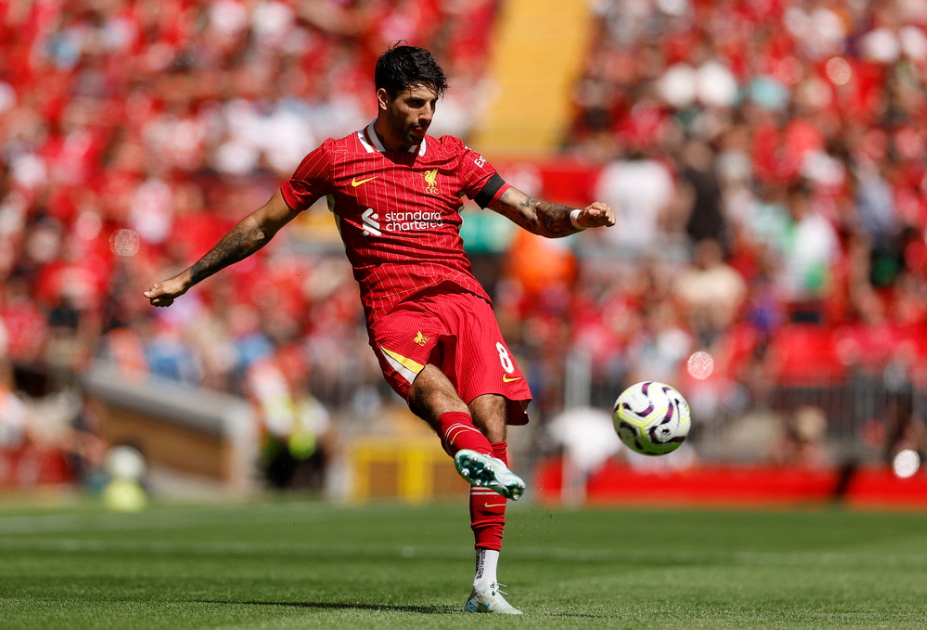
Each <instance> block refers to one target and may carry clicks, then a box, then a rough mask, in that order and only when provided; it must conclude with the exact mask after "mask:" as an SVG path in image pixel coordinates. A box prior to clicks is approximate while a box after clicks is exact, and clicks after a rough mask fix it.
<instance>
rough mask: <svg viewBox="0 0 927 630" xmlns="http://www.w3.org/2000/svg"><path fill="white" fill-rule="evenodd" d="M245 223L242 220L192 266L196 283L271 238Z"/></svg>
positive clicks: (192, 276)
mask: <svg viewBox="0 0 927 630" xmlns="http://www.w3.org/2000/svg"><path fill="white" fill-rule="evenodd" d="M245 223H246V221H242V222H241V223H239V224H238V225H236V226H235V227H234V228H232V229H231V230H230V231H229V232H228V233H227V234H226V235H225V236H223V237H222V239H221V240H220V241H219V242H218V243H216V245H215V247H213V248H212V249H211V250H209V251H208V252H207V253H206V255H205V256H203V257H202V258H200V259H199V260H198V261H197V262H196V263H195V264H194V265H193V266H192V267H190V278H191V280H193V282H194V283H197V282H199V281H200V280H204V279H206V278H208V277H209V276H211V275H213V274H214V273H216V272H217V271H219V270H221V269H225V268H226V267H228V266H229V265H231V264H234V263H237V262H238V261H239V260H243V259H245V258H247V257H248V256H250V255H251V254H253V253H254V252H256V251H257V250H259V249H261V248H262V247H263V246H264V245H265V244H266V243H267V241H268V240H270V239H269V238H267V236H266V235H265V234H264V232H263V231H262V230H261V229H260V228H258V227H257V226H255V225H245Z"/></svg>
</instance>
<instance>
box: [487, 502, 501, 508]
mask: <svg viewBox="0 0 927 630" xmlns="http://www.w3.org/2000/svg"><path fill="white" fill-rule="evenodd" d="M483 507H484V508H491V507H505V503H484V504H483Z"/></svg>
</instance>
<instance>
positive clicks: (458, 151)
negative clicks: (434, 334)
mask: <svg viewBox="0 0 927 630" xmlns="http://www.w3.org/2000/svg"><path fill="white" fill-rule="evenodd" d="M507 188H508V185H506V184H504V183H503V182H502V180H501V179H500V178H499V177H497V176H496V170H495V169H494V168H493V167H492V166H491V165H490V164H489V163H488V162H487V161H486V160H485V159H484V158H483V157H482V156H481V155H480V154H478V153H476V152H475V151H473V150H472V149H470V148H469V147H467V146H465V145H464V143H463V142H462V141H461V140H459V139H457V138H454V137H453V136H444V137H442V138H440V139H438V138H434V137H432V136H426V137H425V139H424V140H422V142H421V144H419V145H418V146H413V147H412V148H411V149H410V150H409V151H408V152H397V151H386V150H385V149H384V148H383V145H382V143H381V142H380V140H379V138H378V137H377V135H376V133H375V132H374V129H373V123H370V125H369V126H368V127H367V128H366V129H364V130H362V131H358V132H357V133H353V134H351V135H350V136H347V137H345V138H341V139H340V140H332V139H328V140H326V141H325V142H324V143H323V144H322V146H320V147H319V148H317V149H316V150H314V151H312V152H311V153H309V155H307V156H306V157H305V158H303V161H302V163H301V164H300V165H299V167H298V168H297V169H296V172H295V173H294V174H293V176H292V177H291V178H290V179H289V180H287V181H286V183H284V185H283V186H282V187H281V189H280V190H281V193H282V194H283V198H284V200H286V203H287V205H289V206H290V208H292V209H294V210H299V211H302V210H305V209H306V208H308V207H309V206H311V205H312V204H313V203H315V202H316V200H318V199H319V198H320V197H322V196H323V195H325V196H327V197H328V206H329V209H330V210H331V211H332V212H333V213H334V214H335V220H336V221H337V223H338V229H339V231H340V233H341V240H342V241H344V246H345V251H346V252H347V255H348V259H349V260H350V261H351V265H352V266H353V267H354V277H355V278H356V279H357V282H358V284H360V293H361V301H362V302H363V304H364V309H365V311H366V313H367V318H368V319H370V318H372V317H375V316H376V315H377V314H379V313H384V312H389V311H390V310H391V309H392V308H393V307H394V306H395V305H396V304H397V303H399V302H400V301H402V300H403V299H405V298H407V297H409V296H410V295H414V294H415V293H418V292H419V291H422V290H423V289H427V288H428V287H433V286H436V285H438V284H441V283H444V282H450V283H453V284H455V285H457V286H459V287H461V288H462V289H464V290H466V291H470V292H472V293H475V294H476V295H479V296H480V297H482V298H484V299H486V300H487V301H489V296H488V295H486V292H485V291H484V289H483V287H482V286H480V283H479V282H478V281H477V279H476V278H475V277H474V276H473V272H472V271H471V268H470V261H469V260H468V259H467V256H466V254H465V253H464V249H463V240H462V239H461V238H460V225H461V223H462V219H461V216H460V209H461V207H462V206H463V202H462V201H461V197H462V196H463V195H467V197H469V198H471V199H477V198H478V197H479V198H478V199H477V201H478V203H480V205H482V206H483V207H485V206H487V205H488V204H489V203H491V202H492V201H493V200H495V199H498V198H499V197H500V196H501V195H502V193H504V192H505V191H506V189H507Z"/></svg>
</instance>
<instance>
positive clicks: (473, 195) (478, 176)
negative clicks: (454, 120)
mask: <svg viewBox="0 0 927 630" xmlns="http://www.w3.org/2000/svg"><path fill="white" fill-rule="evenodd" d="M441 140H442V142H444V144H445V147H446V148H448V149H450V150H452V151H454V152H456V153H457V160H458V167H457V168H458V175H459V177H460V181H461V185H462V188H463V192H464V194H465V195H467V197H469V198H470V199H478V200H479V201H480V206H482V207H486V206H487V205H489V203H491V202H492V201H495V200H496V199H498V198H499V197H501V196H502V193H504V192H505V191H506V190H507V189H508V188H509V185H508V184H506V183H504V182H503V181H502V178H501V177H499V174H498V173H497V172H496V169H495V168H494V167H493V165H492V164H490V163H489V162H487V161H486V158H484V157H483V156H482V155H480V154H479V153H477V152H476V151H474V150H473V149H471V148H470V147H468V146H466V145H465V144H464V143H463V141H461V140H459V139H457V138H454V137H453V136H445V137H443V138H442V139H441ZM484 188H485V189H491V191H489V192H491V194H490V195H488V196H487V195H486V194H482V195H481V193H483V192H484ZM487 197H491V198H487Z"/></svg>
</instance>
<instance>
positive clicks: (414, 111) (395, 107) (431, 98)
mask: <svg viewBox="0 0 927 630" xmlns="http://www.w3.org/2000/svg"><path fill="white" fill-rule="evenodd" d="M387 98H388V97H387ZM437 103H438V98H437V95H436V94H435V91H434V90H433V89H432V88H430V87H428V86H425V85H414V86H412V87H409V88H406V89H405V90H403V91H401V92H399V94H397V95H396V98H388V101H387V103H386V107H387V109H386V119H387V123H388V125H389V128H390V132H391V135H392V136H393V137H394V138H395V139H396V140H398V141H400V142H401V143H402V144H403V145H404V146H403V148H404V149H408V148H409V147H411V146H412V145H416V144H418V143H420V142H421V141H422V139H423V138H424V137H425V133H426V132H427V131H428V127H429V125H431V119H432V118H433V117H434V115H435V106H436V105H437Z"/></svg>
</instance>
